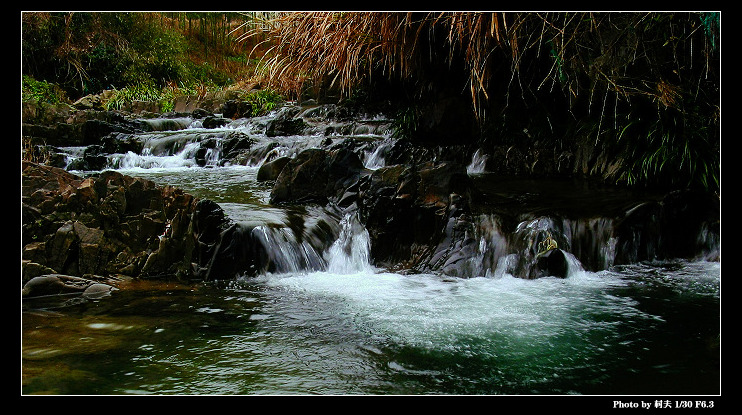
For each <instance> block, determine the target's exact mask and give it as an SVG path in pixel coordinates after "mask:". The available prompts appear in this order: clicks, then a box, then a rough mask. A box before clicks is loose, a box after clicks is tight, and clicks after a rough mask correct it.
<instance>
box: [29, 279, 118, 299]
mask: <svg viewBox="0 0 742 415" xmlns="http://www.w3.org/2000/svg"><path fill="white" fill-rule="evenodd" d="M115 289H116V288H115V287H114V286H112V285H109V284H104V283H101V282H96V281H93V280H89V279H86V278H80V277H74V276H70V275H63V274H49V275H41V276H38V277H34V278H32V279H31V280H29V281H28V282H27V283H26V284H25V285H24V286H23V288H22V289H21V294H22V296H23V297H24V298H25V297H39V296H49V295H65V294H81V295H84V296H86V297H88V298H91V299H92V298H101V297H103V296H106V295H109V294H110V293H111V291H113V290H115Z"/></svg>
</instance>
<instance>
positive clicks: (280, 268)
mask: <svg viewBox="0 0 742 415" xmlns="http://www.w3.org/2000/svg"><path fill="white" fill-rule="evenodd" d="M252 235H253V237H254V238H255V239H256V240H258V241H259V242H260V243H261V244H262V245H263V248H264V249H265V253H266V255H267V256H268V267H267V268H268V269H267V271H269V272H274V273H278V274H283V273H295V272H301V271H319V270H322V269H325V268H326V267H327V262H326V261H325V259H324V258H323V257H322V254H321V249H319V250H318V249H317V247H316V246H313V245H312V244H311V243H309V242H308V241H302V240H300V239H299V238H297V236H296V233H294V231H293V230H292V229H291V228H288V227H273V226H268V225H261V226H256V227H255V228H254V229H253V231H252Z"/></svg>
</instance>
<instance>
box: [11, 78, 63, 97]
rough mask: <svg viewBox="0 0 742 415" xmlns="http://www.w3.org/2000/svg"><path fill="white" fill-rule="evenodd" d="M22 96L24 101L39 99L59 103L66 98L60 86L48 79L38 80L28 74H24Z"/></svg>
mask: <svg viewBox="0 0 742 415" xmlns="http://www.w3.org/2000/svg"><path fill="white" fill-rule="evenodd" d="M21 96H22V99H23V101H24V102H25V101H38V102H48V103H50V104H58V103H60V102H64V101H65V100H66V96H65V94H64V91H62V90H61V89H60V88H59V87H58V86H56V85H54V84H51V83H49V82H46V81H37V80H36V79H34V78H32V77H30V76H28V75H23V83H22V95H21Z"/></svg>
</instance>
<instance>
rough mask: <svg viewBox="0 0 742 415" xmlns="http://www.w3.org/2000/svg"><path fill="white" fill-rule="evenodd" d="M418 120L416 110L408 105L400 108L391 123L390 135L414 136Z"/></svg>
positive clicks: (404, 137)
mask: <svg viewBox="0 0 742 415" xmlns="http://www.w3.org/2000/svg"><path fill="white" fill-rule="evenodd" d="M418 122H419V114H418V110H417V108H416V107H414V106H410V107H407V108H404V109H402V110H400V111H399V112H398V113H397V116H396V117H395V118H394V122H393V123H392V135H393V136H394V137H395V138H403V139H411V138H413V137H414V136H415V132H416V131H417V125H418Z"/></svg>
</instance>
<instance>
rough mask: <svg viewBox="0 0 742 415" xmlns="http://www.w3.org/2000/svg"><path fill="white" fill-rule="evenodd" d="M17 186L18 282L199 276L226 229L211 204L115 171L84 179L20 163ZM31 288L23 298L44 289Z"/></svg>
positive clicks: (204, 272)
mask: <svg viewBox="0 0 742 415" xmlns="http://www.w3.org/2000/svg"><path fill="white" fill-rule="evenodd" d="M21 188H22V195H21V199H22V203H21V212H22V228H21V229H22V236H21V237H22V245H23V246H22V271H23V277H22V284H23V285H26V284H27V283H29V281H31V280H33V279H34V278H36V277H41V276H46V277H47V278H45V280H46V281H47V282H50V283H51V285H52V286H54V287H57V288H59V287H62V286H67V285H69V281H70V277H76V278H83V279H86V280H88V281H111V280H117V279H122V278H123V279H126V278H158V279H171V278H172V279H178V280H189V279H205V278H206V277H208V274H209V267H210V264H212V263H214V258H213V257H214V254H215V253H216V252H218V251H219V249H218V247H219V244H220V242H221V235H222V233H223V232H224V231H225V230H226V229H228V228H229V226H230V223H229V220H228V219H227V218H226V217H225V215H224V212H223V211H222V210H221V208H220V207H219V206H218V205H216V203H214V202H212V201H209V200H206V199H201V200H200V199H197V198H195V197H193V196H191V195H189V194H187V193H184V192H183V191H182V190H180V189H177V188H174V187H171V186H164V187H162V186H157V185H156V184H155V183H154V182H151V181H148V180H145V179H139V178H133V177H129V176H125V175H122V174H120V173H117V172H115V171H104V172H101V173H99V174H97V175H93V176H90V177H86V178H83V177H80V176H77V175H74V174H71V173H69V172H67V171H65V170H63V169H60V168H56V167H50V166H45V165H40V164H35V163H31V162H23V164H22V186H21ZM60 275H61V276H65V277H63V278H62V279H60V278H61V277H60ZM49 276H56V277H55V278H49ZM75 281H76V284H73V285H75V286H80V284H79V280H75ZM34 284H35V285H33V284H32V285H31V287H34V286H35V287H36V288H35V289H34V290H31V289H29V290H27V291H28V292H29V293H30V292H32V291H35V292H43V290H41V289H39V288H38V287H39V286H40V285H43V284H41V280H38V279H37V280H36V281H35V282H34ZM47 288H48V287H47Z"/></svg>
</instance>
